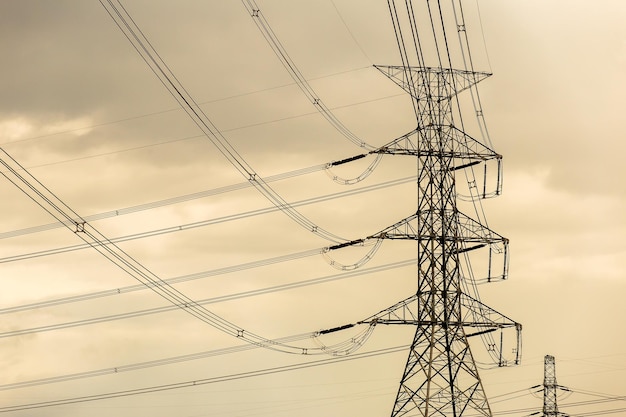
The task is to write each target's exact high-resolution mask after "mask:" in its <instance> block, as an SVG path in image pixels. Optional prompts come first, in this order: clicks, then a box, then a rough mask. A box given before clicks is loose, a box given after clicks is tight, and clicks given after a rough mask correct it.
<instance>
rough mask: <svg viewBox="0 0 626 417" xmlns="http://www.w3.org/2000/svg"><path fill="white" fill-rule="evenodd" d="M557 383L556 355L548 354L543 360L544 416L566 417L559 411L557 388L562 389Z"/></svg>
mask: <svg viewBox="0 0 626 417" xmlns="http://www.w3.org/2000/svg"><path fill="white" fill-rule="evenodd" d="M562 388H563V387H561V386H560V385H558V384H557V383H556V365H555V360H554V356H551V355H546V356H545V357H544V361H543V417H559V416H560V417H566V416H567V414H565V413H561V412H559V407H558V405H557V402H556V394H557V389H562Z"/></svg>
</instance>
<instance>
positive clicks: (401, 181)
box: [0, 177, 415, 263]
mask: <svg viewBox="0 0 626 417" xmlns="http://www.w3.org/2000/svg"><path fill="white" fill-rule="evenodd" d="M414 179H415V178H414V177H406V178H401V179H397V180H391V181H386V182H384V183H379V184H374V185H371V186H367V187H362V188H358V189H351V190H345V191H341V192H339V193H333V194H327V195H324V196H320V197H314V198H309V199H305V200H300V201H296V202H294V203H291V206H292V207H300V206H304V205H309V204H315V203H319V202H324V201H330V200H334V199H336V198H343V197H349V196H353V195H358V194H362V193H366V192H371V191H375V190H380V189H385V188H388V187H392V186H397V185H402V184H406V183H409V182H411V181H413V180H414ZM226 188H227V189H228V191H233V190H234V189H240V188H239V187H238V186H234V187H224V188H222V189H220V192H225V191H223V190H224V189H226ZM209 194H211V193H200V194H198V193H196V194H192V195H188V196H183V197H184V198H189V199H191V198H200V196H202V197H204V196H206V195H209ZM191 196H193V197H191ZM180 201H183V200H181V199H179V198H178V197H176V198H174V199H168V200H161V201H160V202H156V203H148V204H144V205H141V206H135V207H131V208H130V209H125V210H124V209H123V210H122V212H121V213H120V211H119V210H115V211H110V212H107V213H102V214H100V215H94V216H89V217H84V218H83V220H84V221H88V219H91V220H100V219H103V218H106V217H114V216H119V215H120V214H128V213H132V212H135V211H139V209H138V207H141V209H142V210H143V209H146V208H154V207H157V205H156V204H159V206H160V205H166V204H173V202H180ZM165 202H167V203H165ZM278 210H280V208H279V207H276V206H272V207H265V208H262V209H257V210H252V211H247V212H243V213H237V214H231V215H228V216H223V217H217V218H213V219H207V220H201V221H197V222H193V223H187V224H182V225H177V226H170V227H165V228H161V229H156V230H150V231H147V232H141V233H135V234H132V235H126V236H120V237H116V238H110V239H108V240H107V242H111V243H121V242H127V241H131V240H136V239H143V238H147V237H154V236H159V235H163V234H168V233H176V232H182V231H185V230H191V229H196V228H199V227H205V226H210V225H214V224H219V223H225V222H230V221H235V220H241V219H244V218H249V217H254V216H259V215H262V214H267V213H272V212H276V211H278ZM66 223H67V221H66ZM66 225H67V224H60V223H50V224H47V225H44V226H38V227H35V228H29V229H22V230H20V231H14V232H7V233H8V234H9V236H10V237H14V236H19V235H21V234H27V233H31V232H35V231H36V232H39V231H43V230H50V229H53V228H58V227H63V226H66ZM7 237H8V236H7ZM92 246H93V243H90V242H85V243H82V244H76V245H71V246H64V247H59V248H54V249H46V250H42V251H37V252H30V253H23V254H19V255H13V256H5V257H2V258H0V263H9V262H16V261H23V260H27V259H33V258H39V257H43V256H50V255H58V254H61V253H67V252H73V251H77V250H83V249H87V248H90V247H92Z"/></svg>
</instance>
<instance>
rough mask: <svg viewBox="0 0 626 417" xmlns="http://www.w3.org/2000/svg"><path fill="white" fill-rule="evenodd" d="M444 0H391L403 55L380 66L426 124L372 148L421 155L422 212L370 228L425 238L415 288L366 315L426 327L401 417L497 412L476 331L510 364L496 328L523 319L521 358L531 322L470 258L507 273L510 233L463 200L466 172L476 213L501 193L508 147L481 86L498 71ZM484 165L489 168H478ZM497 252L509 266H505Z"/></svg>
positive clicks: (384, 235)
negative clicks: (486, 298)
mask: <svg viewBox="0 0 626 417" xmlns="http://www.w3.org/2000/svg"><path fill="white" fill-rule="evenodd" d="M414 3H415V4H414ZM442 3H443V2H442V1H436V2H435V1H430V0H425V1H419V2H412V1H410V0H407V1H406V2H405V5H406V7H403V8H399V7H396V4H395V1H394V0H389V1H388V4H389V11H390V15H391V18H392V23H393V29H394V32H395V37H396V41H397V43H398V49H399V52H400V60H401V63H402V64H401V65H389V66H383V65H377V66H376V68H378V70H380V71H381V72H382V73H383V74H385V75H386V76H387V77H388V78H389V79H391V80H392V81H394V82H395V83H396V84H397V85H398V86H400V87H401V88H402V89H404V90H405V91H406V92H407V93H408V94H409V95H410V98H411V104H412V106H413V110H414V113H415V118H416V119H415V120H416V124H417V127H416V128H415V129H414V130H412V131H410V132H409V133H407V134H405V135H403V136H401V137H399V138H396V139H394V140H392V141H391V142H389V143H387V144H386V145H384V146H382V147H380V148H378V149H375V150H372V151H370V152H369V153H370V154H388V155H394V156H399V155H404V156H409V157H413V158H415V160H416V164H417V209H416V210H415V212H413V213H412V214H411V215H410V216H408V217H406V218H405V219H402V220H400V221H398V222H397V223H395V224H393V225H391V226H389V227H387V228H385V229H384V230H381V231H380V232H378V233H374V234H372V235H370V236H368V237H367V239H403V240H413V241H415V242H416V243H417V291H416V292H415V294H412V295H411V296H410V297H408V298H406V299H405V300H402V301H400V302H398V303H396V304H395V305H393V306H391V307H389V308H387V309H384V310H382V311H380V312H378V313H377V314H374V315H372V316H371V317H369V318H367V319H365V320H363V321H361V322H360V323H374V324H403V325H413V326H415V327H416V331H415V335H414V338H413V342H412V343H411V346H410V349H409V355H408V359H407V361H406V365H405V368H404V372H403V373H402V376H401V379H400V386H399V389H398V392H397V395H396V399H395V403H394V405H393V409H392V413H391V415H392V417H395V416H424V417H426V416H446V417H451V416H455V417H456V416H462V415H472V416H476V415H481V416H491V409H490V407H489V403H488V400H487V396H486V394H485V391H484V389H483V384H482V381H481V379H480V376H479V374H478V368H477V365H476V361H475V360H474V356H473V355H472V352H471V350H470V345H469V342H468V338H469V337H471V336H481V337H482V338H484V341H485V343H486V345H487V350H488V352H489V353H490V354H491V355H492V358H493V359H494V362H495V363H496V364H497V365H499V366H504V365H506V364H507V363H508V362H507V360H506V359H505V358H504V355H503V344H502V341H500V343H497V342H495V341H494V340H493V338H492V337H491V336H492V335H491V333H492V332H493V331H495V330H498V329H504V328H514V329H516V330H517V342H516V344H515V347H514V354H515V357H514V359H513V362H514V363H517V362H519V358H520V337H519V335H520V332H521V325H520V324H519V323H516V322H515V321H513V320H511V319H509V318H508V317H506V316H504V315H502V314H500V313H498V312H497V311H495V310H493V309H491V308H489V307H487V306H486V305H484V304H483V303H482V302H480V299H479V297H478V291H477V289H476V286H475V283H476V277H475V276H474V275H473V268H472V265H471V264H472V261H471V259H470V252H471V253H472V254H474V253H475V252H479V253H481V252H482V253H484V252H485V250H486V251H487V255H488V256H487V260H486V261H484V262H483V263H482V264H483V265H486V271H487V272H486V277H485V280H486V281H492V280H497V279H504V278H506V276H507V273H508V271H507V269H508V239H506V238H504V237H503V236H501V235H499V234H497V233H495V232H493V231H492V230H490V229H489V228H488V227H487V226H486V223H485V220H484V219H480V218H479V219H474V218H472V217H470V216H469V215H466V214H464V213H462V212H461V211H460V209H459V207H458V205H457V198H458V197H459V190H458V189H457V188H458V187H457V184H458V182H457V178H458V177H459V173H464V174H465V176H466V178H468V186H467V188H468V191H469V196H468V197H469V198H468V200H470V202H471V203H472V204H473V207H474V209H476V210H475V211H476V213H479V214H480V213H482V208H481V207H480V204H481V202H480V200H481V199H484V198H487V197H492V196H496V195H499V194H500V192H501V186H502V182H501V163H500V162H501V156H500V155H499V154H498V153H496V152H495V151H494V150H492V149H491V147H490V145H489V138H488V134H487V133H486V126H485V123H484V117H483V112H482V108H481V106H480V99H479V94H478V90H477V89H476V85H477V84H478V83H479V82H480V81H482V80H484V79H485V78H487V77H488V76H489V75H490V74H489V73H487V72H479V71H475V70H474V68H473V63H472V58H471V54H470V50H469V40H468V37H467V33H466V25H465V20H464V17H463V16H464V14H463V8H462V5H461V2H460V0H452V1H449V2H446V5H443V4H442ZM452 39H458V44H457V43H454V46H453V42H452ZM457 64H458V66H457ZM461 93H463V94H465V93H467V94H470V96H471V99H472V102H473V105H474V111H475V116H476V120H477V125H478V128H479V130H480V131H481V133H482V135H483V140H486V142H487V143H483V142H481V141H479V140H477V139H475V138H474V137H472V136H471V135H470V134H469V133H467V132H466V129H465V126H466V124H467V123H466V119H464V112H465V110H464V106H463V105H462V104H461V101H460V99H459V95H460V94H461ZM494 165H495V167H496V169H495V171H496V174H495V175H493V174H490V175H488V174H487V168H488V167H493V166H494ZM479 166H482V167H484V169H482V170H478V168H479ZM476 171H479V172H480V173H481V174H480V175H481V177H480V180H478V179H477V177H476V174H475V172H476ZM492 171H493V169H492ZM493 177H495V180H494V179H493ZM488 178H489V181H488ZM488 182H489V183H490V185H491V183H495V185H493V190H491V188H490V190H488V186H487V183H488ZM479 184H480V185H479ZM361 242H363V239H360V240H358V241H355V243H361ZM343 246H345V244H342V245H337V246H335V247H331V248H330V249H338V248H340V247H343ZM496 256H500V259H501V266H502V269H501V270H500V269H498V268H496V266H495V262H494V259H495V257H496ZM496 269H497V271H496ZM501 340H502V339H501Z"/></svg>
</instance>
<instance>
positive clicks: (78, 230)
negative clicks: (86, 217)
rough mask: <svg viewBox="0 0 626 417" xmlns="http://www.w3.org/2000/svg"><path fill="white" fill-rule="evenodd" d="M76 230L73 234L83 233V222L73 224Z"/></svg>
mask: <svg viewBox="0 0 626 417" xmlns="http://www.w3.org/2000/svg"><path fill="white" fill-rule="evenodd" d="M74 225H75V226H76V230H74V233H84V232H85V222H75V223H74Z"/></svg>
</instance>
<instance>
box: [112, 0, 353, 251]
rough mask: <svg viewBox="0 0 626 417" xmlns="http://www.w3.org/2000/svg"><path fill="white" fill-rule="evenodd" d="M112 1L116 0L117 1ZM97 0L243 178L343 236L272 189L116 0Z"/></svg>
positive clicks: (325, 234) (304, 221)
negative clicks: (231, 142) (212, 119)
mask: <svg viewBox="0 0 626 417" xmlns="http://www.w3.org/2000/svg"><path fill="white" fill-rule="evenodd" d="M114 3H117V5H116V4H114ZM100 4H101V5H102V6H103V7H104V9H105V10H106V12H107V13H108V14H109V15H110V16H111V18H112V19H113V21H114V22H115V24H116V25H117V26H118V27H119V29H120V30H121V31H122V33H123V34H124V36H126V38H127V39H128V40H129V41H130V43H131V44H132V46H133V48H134V49H135V50H136V51H137V53H138V54H139V55H140V56H141V58H142V59H143V60H144V62H145V63H146V64H147V65H148V67H149V68H150V70H151V71H152V72H153V73H154V74H155V75H156V76H157V78H158V79H159V81H160V82H161V83H162V84H163V86H164V87H165V88H166V89H167V91H168V92H169V93H170V94H171V95H172V97H174V99H175V100H176V101H177V102H178V103H179V104H180V106H181V107H182V108H183V110H185V112H186V113H187V115H188V116H189V117H190V118H191V120H192V121H193V122H194V124H195V125H196V126H197V127H198V128H199V129H200V130H201V131H202V133H204V135H205V136H206V138H207V139H209V140H210V141H211V143H212V144H213V145H215V147H216V148H217V149H218V150H219V152H220V153H221V154H222V155H223V156H224V157H225V158H226V159H227V160H228V162H230V164H231V165H232V166H233V167H234V168H235V169H237V171H238V172H239V173H240V174H241V175H242V176H243V177H244V178H246V179H247V180H248V181H250V183H251V184H252V185H253V186H254V187H255V188H256V189H257V190H258V191H259V193H261V194H262V195H263V196H264V197H265V198H267V199H268V200H269V201H270V202H271V203H272V204H273V205H275V206H276V207H279V208H280V210H281V211H282V212H283V213H285V214H286V215H287V216H288V217H290V218H291V219H292V220H294V221H295V222H296V223H298V224H299V225H300V226H301V227H303V228H305V229H306V230H309V231H310V232H312V233H314V234H316V235H318V236H320V237H322V238H324V239H327V240H329V241H331V242H335V243H339V242H342V241H345V240H346V239H344V238H341V237H339V236H337V235H335V234H333V233H331V232H329V231H327V230H325V229H323V228H321V227H319V226H318V225H316V224H315V223H313V222H312V221H311V220H309V219H308V218H306V217H305V216H303V215H302V214H301V213H299V212H298V211H297V210H295V209H294V208H293V207H292V206H291V205H290V204H289V203H288V202H287V201H286V200H284V199H283V198H282V197H281V196H280V195H279V194H278V193H277V192H276V191H274V190H273V189H272V188H271V187H270V186H269V185H268V184H267V183H266V182H265V181H264V180H263V178H261V177H260V176H259V175H258V174H257V173H256V172H255V171H254V170H253V169H252V167H251V166H250V165H248V163H247V162H246V161H245V160H244V159H243V158H242V157H241V155H239V153H238V152H237V150H236V149H235V148H233V146H232V145H231V144H230V143H229V141H228V140H227V139H226V137H225V136H224V135H223V134H222V132H221V131H220V130H219V129H218V128H217V127H216V126H215V125H214V124H213V122H212V121H211V120H210V119H209V118H208V116H207V115H206V114H205V113H204V111H203V110H202V108H201V107H200V106H199V105H198V104H197V103H196V101H195V100H194V99H193V97H192V96H191V95H190V94H189V92H188V91H187V90H186V89H185V87H184V86H183V85H182V84H181V83H180V81H179V80H178V79H177V78H176V76H175V75H174V73H173V72H172V71H171V70H170V68H169V67H168V65H167V64H166V63H165V61H163V59H162V58H161V57H160V56H159V54H158V52H157V51H156V50H155V49H154V48H153V46H152V45H151V43H150V41H149V40H148V39H147V38H146V36H145V35H144V34H143V32H142V31H141V29H140V28H139V27H138V26H137V25H136V23H135V22H134V21H133V19H132V16H130V15H129V13H128V12H127V10H126V9H125V8H124V6H123V5H122V4H121V2H120V1H119V0H117V1H116V2H114V0H100ZM118 5H119V6H118Z"/></svg>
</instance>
